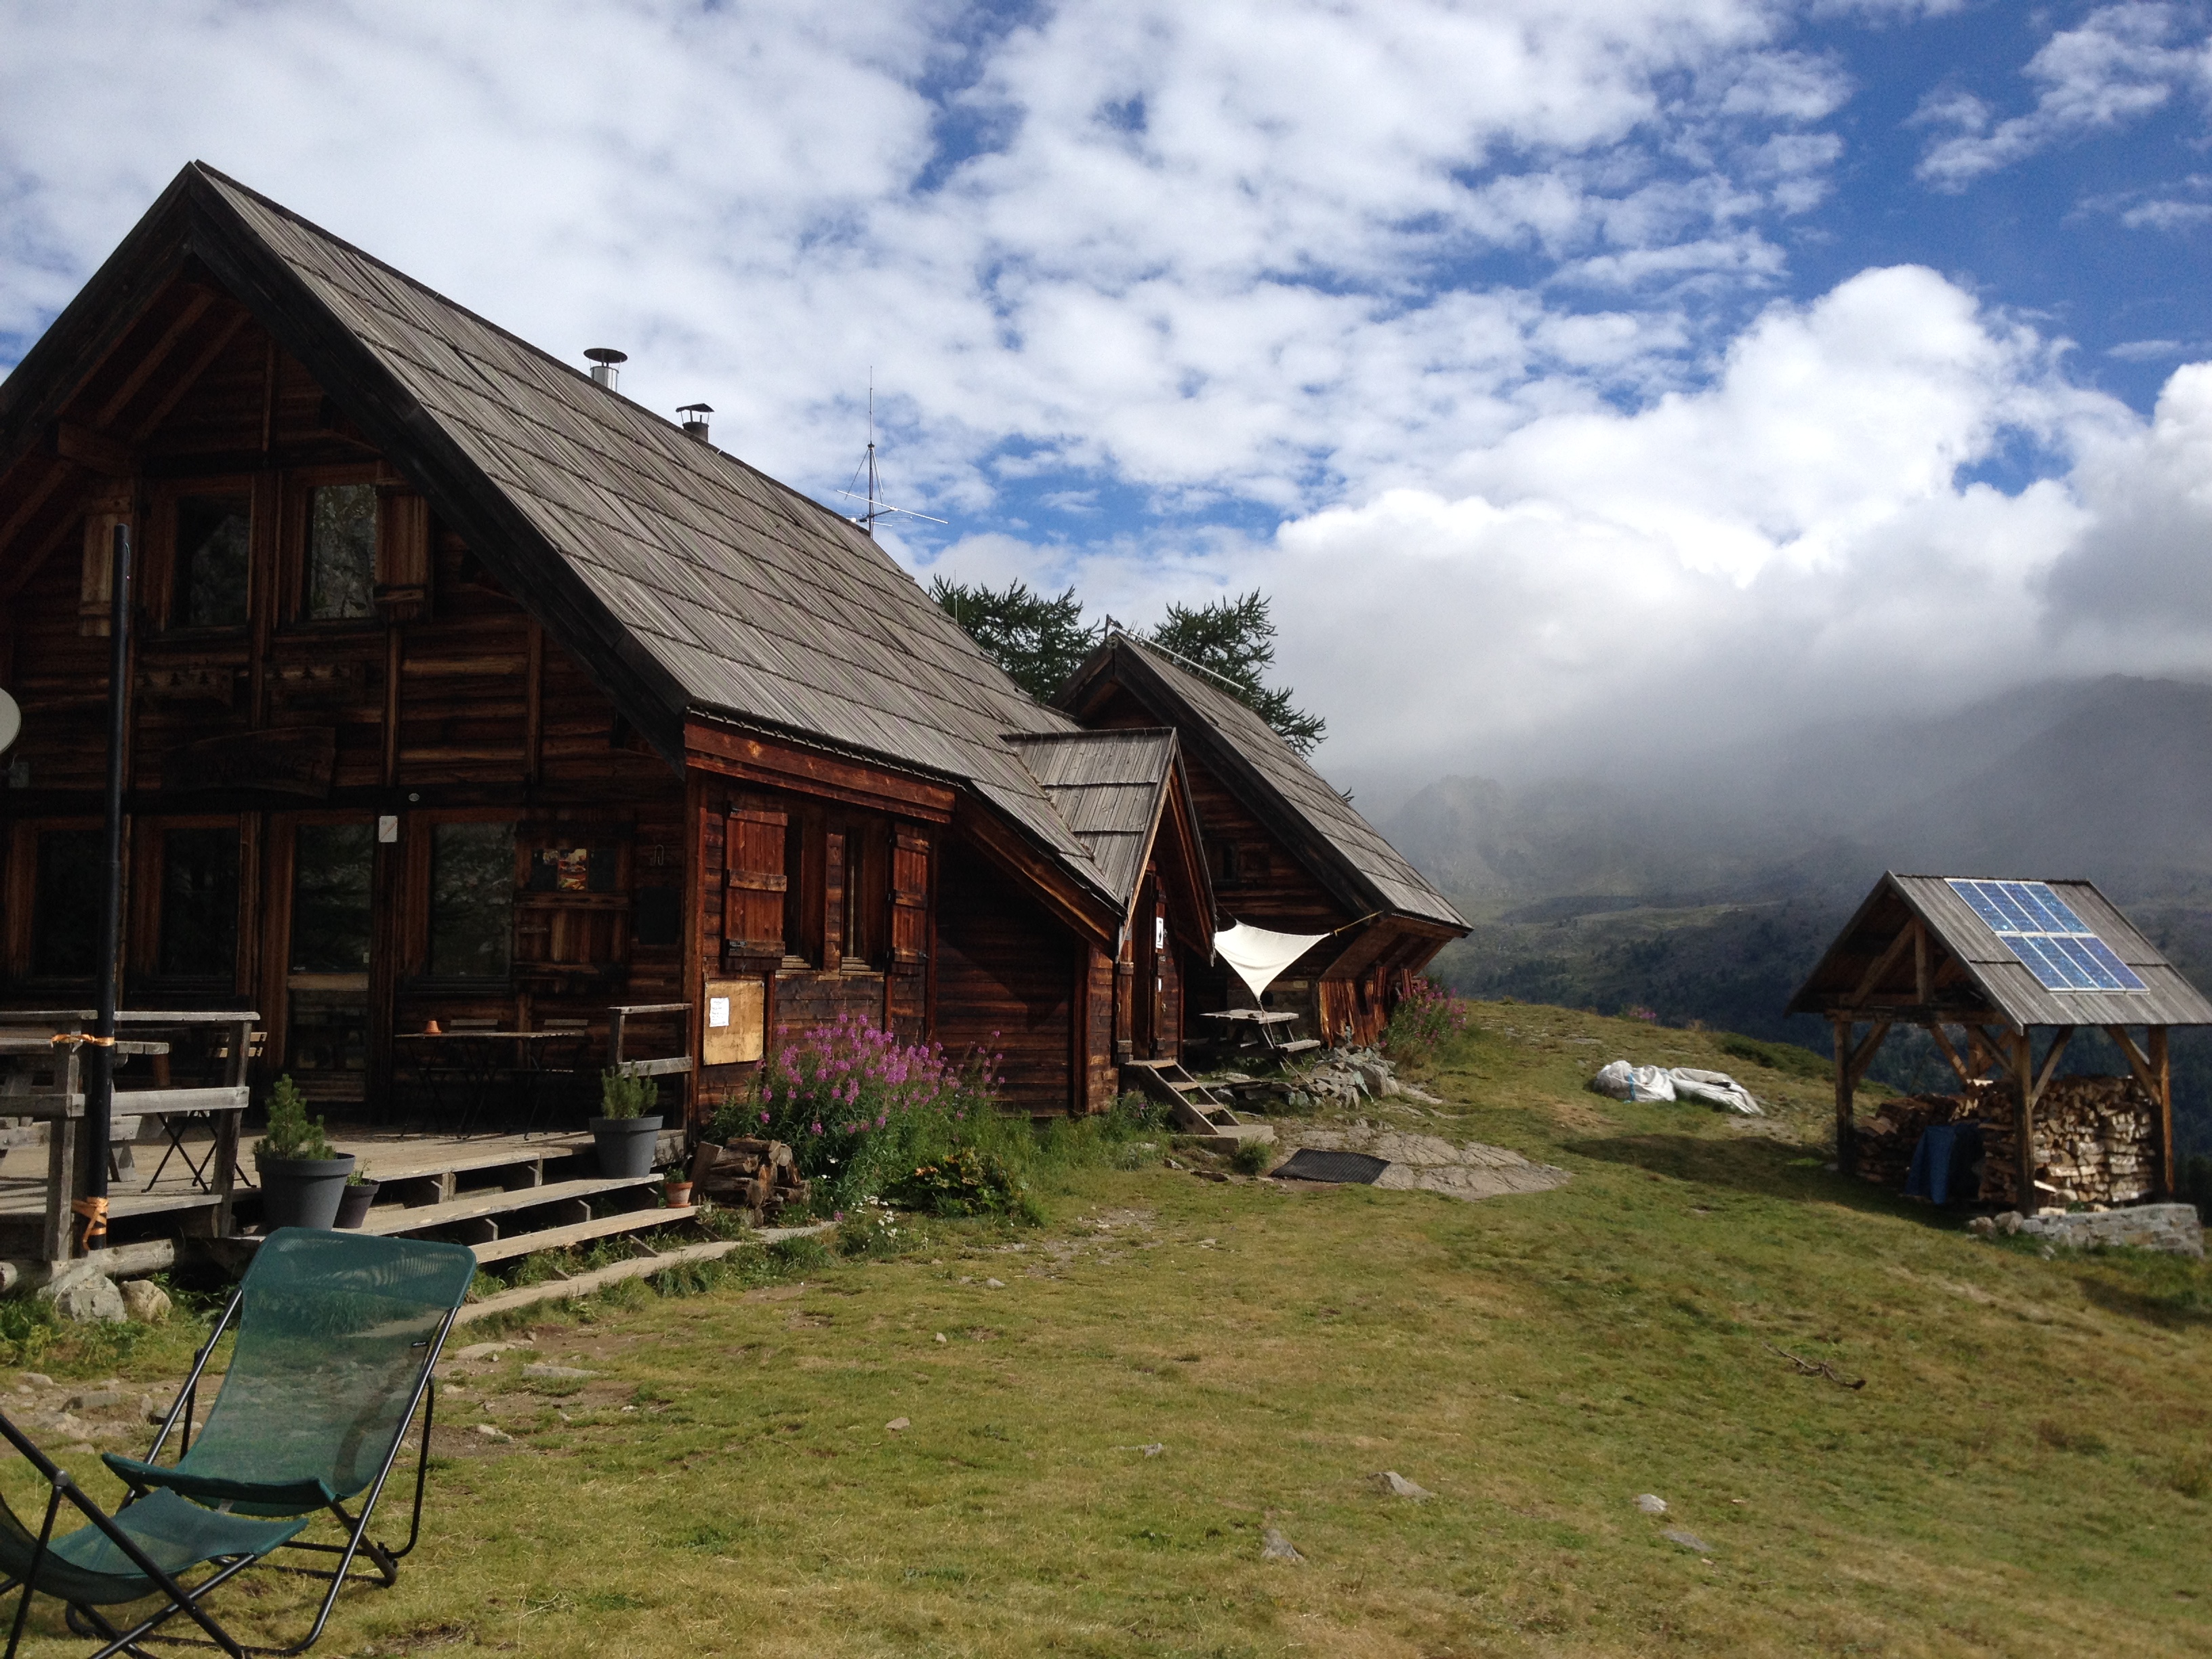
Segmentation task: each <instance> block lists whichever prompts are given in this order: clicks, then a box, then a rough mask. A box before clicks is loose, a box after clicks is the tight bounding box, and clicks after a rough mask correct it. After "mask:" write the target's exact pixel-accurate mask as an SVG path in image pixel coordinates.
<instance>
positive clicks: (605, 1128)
mask: <svg viewBox="0 0 2212 1659" xmlns="http://www.w3.org/2000/svg"><path fill="white" fill-rule="evenodd" d="M659 1139H660V1119H659V1116H658V1115H654V1116H652V1117H595V1118H593V1119H592V1148H593V1150H594V1151H595V1152H597V1153H598V1154H599V1173H600V1175H602V1176H605V1178H606V1179H608V1180H610V1181H618V1180H620V1179H622V1178H623V1176H646V1175H651V1174H652V1173H653V1146H654V1144H655V1143H656V1142H657V1141H659Z"/></svg>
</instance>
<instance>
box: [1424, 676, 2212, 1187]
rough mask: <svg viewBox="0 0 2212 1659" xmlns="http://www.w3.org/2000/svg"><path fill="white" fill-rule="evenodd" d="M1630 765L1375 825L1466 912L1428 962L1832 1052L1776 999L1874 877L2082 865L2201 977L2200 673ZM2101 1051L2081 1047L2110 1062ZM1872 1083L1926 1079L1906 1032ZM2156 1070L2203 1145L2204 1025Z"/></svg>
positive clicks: (2209, 1038) (2207, 1088)
mask: <svg viewBox="0 0 2212 1659" xmlns="http://www.w3.org/2000/svg"><path fill="white" fill-rule="evenodd" d="M1629 776H1630V774H1629V771H1628V769H1627V768H1626V767H1624V768H1623V769H1622V777H1621V778H1620V779H1618V780H1580V781H1565V782H1552V783H1547V784H1542V785H1538V786H1533V787H1524V788H1518V789H1516V788H1511V787H1507V786H1504V785H1502V784H1499V783H1497V782H1493V781H1490V780H1487V779H1482V778H1470V777H1454V778H1446V779H1443V780H1441V781H1438V782H1437V783H1435V784H1432V785H1431V786H1430V787H1428V788H1427V789H1425V790H1424V791H1422V792H1421V793H1420V794H1419V795H1417V796H1416V797H1414V798H1413V799H1412V800H1411V801H1409V802H1408V803H1407V805H1406V806H1405V807H1404V808H1403V809H1402V810H1401V811H1400V812H1399V813H1398V814H1397V815H1396V817H1395V818H1393V819H1392V821H1391V823H1390V824H1389V831H1388V833H1389V835H1390V836H1391V837H1392V839H1393V840H1394V841H1395V842H1396V844H1397V845H1398V847H1399V848H1400V849H1401V851H1403V852H1404V853H1405V854H1407V857H1409V858H1411V859H1412V860H1413V861H1414V863H1415V864H1417V865H1419V866H1421V868H1422V869H1423V870H1424V872H1426V873H1427V874H1428V875H1429V876H1430V877H1431V878H1432V879H1435V880H1437V882H1438V883H1439V884H1440V885H1442V886H1443V888H1444V890H1445V891H1446V892H1448V893H1449V894H1451V896H1453V897H1454V898H1455V900H1457V901H1458V902H1460V904H1461V908H1462V911H1463V912H1464V913H1465V914H1466V915H1469V916H1470V917H1473V918H1475V919H1476V920H1475V927H1474V931H1473V932H1472V933H1470V934H1469V936H1468V938H1467V939H1464V940H1462V941H1461V942H1459V943H1458V944H1455V945H1451V946H1450V947H1449V948H1448V949H1447V950H1446V951H1444V952H1443V954H1442V955H1441V956H1440V957H1438V958H1437V963H1436V965H1435V968H1434V969H1433V970H1432V971H1433V972H1434V973H1435V974H1436V975H1437V978H1439V979H1440V980H1442V981H1444V982H1445V983H1447V984H1449V985H1451V986H1453V987H1455V988H1456V989H1459V990H1462V991H1464V992H1466V993H1468V994H1474V995H1482V996H1516V997H1521V998H1523V999H1525V1000H1529V1001H1541V1002H1550V1003H1559V1004H1563V1005H1565V1006H1569V1007H1578V1008H1579V1007H1588V1008H1595V1009H1597V1010H1599V1011H1600V1012H1605V1013H1614V1012H1621V1011H1623V1010H1626V1009H1635V1008H1643V1009H1649V1010H1650V1011H1652V1012H1655V1013H1656V1015H1657V1017H1658V1018H1660V1019H1661V1020H1662V1021H1664V1022H1665V1023H1667V1024H1674V1025H1681V1024H1687V1023H1688V1022H1690V1021H1691V1020H1693V1019H1694V1020H1700V1021H1703V1022H1704V1023H1705V1024H1708V1025H1711V1026H1715V1027H1718V1028H1722V1029H1726V1030H1736V1031H1742V1032H1744V1033H1746V1034H1747V1035H1750V1036H1764V1037H1775V1038H1780V1039H1784V1040H1786V1041H1789V1042H1799V1043H1802V1044H1804V1045H1805V1046H1807V1047H1808V1048H1814V1049H1817V1050H1820V1051H1822V1052H1826V1049H1827V1048H1828V1042H1829V1038H1828V1032H1827V1030H1826V1027H1825V1026H1823V1025H1822V1024H1820V1022H1818V1021H1816V1020H1812V1019H1806V1018H1799V1019H1785V1018H1784V1017H1783V1013H1782V1010H1783V1008H1784V1006H1785V1005H1786V1004H1787V1003H1788V1001H1789V1000H1790V995H1791V994H1792V993H1794V992H1795V991H1796V988H1797V987H1798V985H1799V984H1800V983H1802V981H1803V979H1804V977H1805V975H1807V974H1808V972H1810V971H1811V969H1812V967H1813V964H1814V962H1816V961H1817V960H1818V959H1819V957H1820V953H1821V951H1824V950H1825V949H1826V946H1827V945H1828V943H1829V942H1830V940H1832V939H1833V938H1834V936H1835V934H1836V933H1837V932H1838V930H1839V929H1840V928H1841V927H1843V925H1844V922H1845V921H1847V920H1848V919H1849V917H1850V914H1851V912H1852V910H1853V909H1854V908H1856V907H1857V903H1858V902H1859V901H1860V900H1861V899H1862V898H1863V897H1864V896H1865V894H1866V892H1867V890H1868V889H1869V888H1870V887H1871V886H1872V885H1873V884H1874V882H1875V879H1876V878H1878V877H1879V876H1880V875H1881V872H1882V871H1883V870H1884V869H1893V870H1904V871H1917V872H1934V873H1942V874H1950V873H1957V874H1961V875H1966V874H1973V875H2019V876H2031V877H2033V876H2083V877H2087V878H2089V879H2090V880H2092V881H2094V882H2096V883H2098V884H2099V885H2100V886H2101V887H2103V888H2104V889H2105V890H2106V891H2108V892H2109V893H2110V894H2111V895H2112V897H2113V898H2115V899H2116V900H2118V902H2121V903H2122V904H2124V905H2125V906H2127V907H2128V908H2129V909H2130V912H2131V914H2132V915H2134V916H2135V919H2136V921H2137V923H2138V924H2139V925H2140V926H2142V927H2143V928H2144V930H2145V932H2146V933H2148V936H2149V937H2150V938H2151V939H2153V940H2154V942H2155V943H2157V944H2158V945H2160V948H2161V949H2163V950H2165V951H2166V953H2167V955H2168V956H2169V957H2170V958H2171V959H2172V961H2173V963H2175V965H2176V966H2177V967H2179V968H2180V969H2181V970H2182V972H2183V973H2185V975H2188V976H2189V977H2190V978H2191V980H2192V981H2195V982H2196V983H2197V984H2198V985H2200V986H2212V686H2207V685H2202V684H2192V683H2186V682H2180V681H2172V680H2148V679H2130V678H2118V677H2114V678H2106V679H2100V680H2093V681H2085V682H2069V683H2053V684H2043V685H2037V686H2032V687H2029V688H2027V690H2024V691H2022V692H2021V693H2019V694H2017V695H2016V696H2009V697H2006V698H2001V699H1996V700H1993V701H1991V702H1987V703H1984V704H1980V705H1978V706H1976V707H1974V708H1968V709H1965V710H1962V711H1960V712H1959V713H1957V714H1951V715H1948V716H1944V717H1942V718H1940V719H1933V720H1917V721H1911V722H1899V723H1898V724H1897V725H1895V726H1892V727H1890V728H1888V729H1887V730H1886V731H1884V732H1878V733H1869V732H1866V731H1864V730H1857V731H1853V730H1847V729H1841V728H1832V729H1827V730H1818V729H1814V730H1808V731H1806V732H1801V733H1800V734H1798V735H1797V736H1796V738H1793V739H1791V741H1790V743H1788V744H1783V745H1779V746H1771V747H1768V748H1766V749H1764V750H1759V751H1752V750H1745V751H1742V752H1741V754H1740V755H1739V757H1737V759H1736V760H1735V762H1734V763H1729V764H1724V763H1722V762H1721V761H1719V760H1717V759H1716V758H1714V757H1707V758H1706V759H1705V761H1704V762H1701V763H1699V764H1698V765H1696V766H1695V767H1686V768H1684V769H1682V770H1681V771H1680V774H1679V775H1676V776H1675V777H1674V778H1673V779H1672V780H1671V781H1668V782H1660V783H1641V784H1638V783H1634V782H1632V781H1627V780H1628V778H1629ZM2096 1046H2097V1045H2095V1044H2094V1043H2089V1042H2085V1043H2084V1044H2083V1045H2081V1054H2080V1055H2079V1056H2078V1057H2077V1058H2076V1059H2075V1061H2074V1063H2075V1064H2081V1065H2086V1066H2090V1067H2091V1068H2092V1069H2109V1067H2108V1066H2104V1065H2101V1064H2100V1063H2099V1061H2100V1057H2099V1056H2098V1055H2097V1054H2096ZM2104 1058H2106V1059H2109V1058H2110V1057H2108V1056H2107V1057H2104ZM2069 1069H2070V1066H2069ZM1873 1075H1874V1076H1875V1077H1876V1078H1877V1079H1881V1080H1882V1081H1886V1082H1890V1083H1893V1084H1894V1085H1898V1086H1900V1087H1907V1088H1924V1087H1931V1086H1941V1085H1942V1081H1943V1078H1944V1075H1945V1073H1943V1072H1942V1069H1941V1066H1940V1061H1939V1060H1937V1059H1936V1054H1935V1051H1934V1049H1933V1048H1932V1046H1930V1045H1929V1044H1927V1043H1926V1042H1925V1039H1924V1038H1920V1037H1918V1036H1917V1034H1903V1035H1901V1036H1899V1039H1898V1040H1897V1041H1896V1042H1893V1043H1892V1044H1891V1045H1890V1046H1889V1048H1886V1049H1885V1051H1884V1053H1883V1054H1882V1057H1881V1060H1878V1061H1877V1062H1876V1065H1875V1071H1874V1073H1873ZM2174 1083H2175V1106H2176V1112H2177V1116H2178V1118H2179V1128H2180V1133H2181V1138H2182V1139H2183V1141H2184V1144H2185V1145H2186V1146H2191V1147H2192V1148H2212V1032H2181V1033H2177V1035H2176V1038H2175V1043H2174Z"/></svg>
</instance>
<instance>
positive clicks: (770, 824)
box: [722, 811, 789, 959]
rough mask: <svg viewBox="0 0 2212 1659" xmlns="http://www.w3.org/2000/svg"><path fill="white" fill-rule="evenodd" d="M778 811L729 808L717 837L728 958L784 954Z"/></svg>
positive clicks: (781, 831)
mask: <svg viewBox="0 0 2212 1659" xmlns="http://www.w3.org/2000/svg"><path fill="white" fill-rule="evenodd" d="M787 823H788V819H787V817H786V816H785V814H783V813H781V812H757V811H733V812H732V813H731V814H730V817H729V822H728V823H727V824H726V826H725V834H724V836H723V838H722V848H723V854H722V862H723V877H722V879H723V883H724V892H723V895H722V948H723V950H724V951H725V952H726V953H727V954H729V955H732V956H739V957H776V958H778V959H781V957H782V956H783V895H784V890H785V889H786V888H787V886H789V883H788V882H787V880H786V879H785V877H784V873H783V837H784V831H785V828H786V826H787Z"/></svg>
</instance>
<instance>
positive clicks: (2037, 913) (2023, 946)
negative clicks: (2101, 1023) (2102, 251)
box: [1950, 879, 2146, 991]
mask: <svg viewBox="0 0 2212 1659" xmlns="http://www.w3.org/2000/svg"><path fill="white" fill-rule="evenodd" d="M1950 887H1951V890H1952V891H1953V892H1954V893H1956V894H1958V896H1960V898H1962V899H1964V900H1966V902H1967V903H1968V904H1969V905H1971V906H1972V907H1973V911H1974V914H1975V915H1978V916H1979V917H1980V918H1981V919H1982V920H1983V921H1984V922H1986V923H1988V924H1989V928H1990V932H1991V933H1995V934H1996V936H1997V937H1998V938H1999V939H2002V940H2003V941H2004V944H2005V947H2006V948H2007V949H2008V950H2009V951H2011V952H2012V953H2013V955H2015V957H2019V958H2020V960H2021V963H2024V964H2025V965H2026V966H2027V970H2028V971H2029V972H2030V973H2032V974H2033V975H2035V977H2036V978H2037V980H2039V981H2040V982H2041V983H2042V985H2043V987H2044V989H2045V990H2047V991H2140V990H2143V989H2145V988H2146V987H2145V986H2144V984H2143V982H2142V980H2141V979H2140V978H2139V977H2138V976H2137V975H2136V972H2135V970H2134V969H2131V968H2130V967H2129V966H2128V965H2127V963H2124V962H2122V961H2121V960H2120V959H2119V957H2118V956H2116V955H2115V954H2113V951H2112V947H2111V946H2109V945H2106V943H2105V942H2104V940H2102V939H2099V938H2098V937H2097V935H2096V933H2095V932H2094V931H2093V929H2092V928H2090V927H2089V926H2088V925H2087V923H2085V922H2084V921H2082V920H2081V917H2080V916H2079V915H2075V911H2074V908H2073V906H2071V905H2069V903H2067V902H2066V901H2065V900H2064V899H2063V898H2061V897H2059V896H2058V895H2057V893H2056V892H2054V891H2053V890H2051V885H2050V884H2049V883H2048V882H2041V881H1968V880H1964V879H1960V880H1954V881H1953V882H1951V884H1950Z"/></svg>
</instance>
